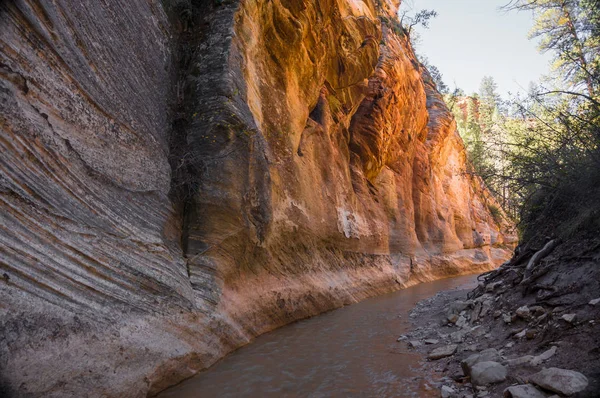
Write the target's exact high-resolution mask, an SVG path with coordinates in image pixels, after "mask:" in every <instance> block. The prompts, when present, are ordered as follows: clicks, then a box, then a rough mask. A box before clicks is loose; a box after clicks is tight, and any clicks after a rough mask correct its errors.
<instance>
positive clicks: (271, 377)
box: [159, 275, 476, 398]
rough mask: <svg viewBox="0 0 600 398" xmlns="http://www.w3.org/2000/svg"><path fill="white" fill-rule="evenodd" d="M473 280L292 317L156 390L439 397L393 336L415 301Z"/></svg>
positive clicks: (405, 326)
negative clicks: (206, 366)
mask: <svg viewBox="0 0 600 398" xmlns="http://www.w3.org/2000/svg"><path fill="white" fill-rule="evenodd" d="M475 281H476V276H475V275H469V276H462V277H456V278H450V279H443V280H439V281H435V282H429V283H423V284H420V285H417V286H413V287H411V288H408V289H404V290H400V291H397V292H394V293H390V294H387V295H383V296H379V297H374V298H371V299H367V300H364V301H362V302H360V303H357V304H353V305H350V306H347V307H344V308H340V309H337V310H334V311H331V312H327V313H325V314H322V315H319V316H316V317H313V318H309V319H305V320H302V321H299V322H296V323H293V324H290V325H288V326H285V327H282V328H280V329H277V330H275V331H273V332H270V333H267V334H264V335H262V336H259V337H258V338H256V340H254V341H253V342H252V343H250V344H248V345H247V346H244V347H242V348H240V349H238V350H237V351H235V352H233V353H231V354H230V355H228V356H227V357H225V358H224V359H222V360H221V361H219V362H217V363H216V364H215V365H213V366H212V367H211V368H209V369H208V370H206V371H204V372H201V373H199V374H198V375H196V376H194V377H192V378H190V379H188V380H186V381H184V382H182V383H181V384H179V385H177V386H175V387H172V388H170V389H168V390H166V391H164V392H162V393H161V394H160V395H159V397H160V398H173V397H178V398H179V397H181V398H192V397H193V398H205V397H208V398H212V397H219V398H220V397H232V398H238V397H311V398H317V397H439V394H440V393H439V390H438V389H436V388H431V387H429V386H428V385H427V381H428V380H431V376H429V377H428V376H427V375H423V374H420V372H419V369H420V363H421V362H422V361H424V358H423V357H422V356H421V355H419V354H418V353H415V352H414V351H410V350H409V349H407V348H406V345H405V344H404V343H398V342H397V341H396V339H397V338H398V337H399V336H400V335H401V334H404V333H406V332H408V331H409V330H410V329H411V324H410V318H409V317H408V314H409V311H410V310H411V309H412V308H413V307H414V306H415V304H416V303H417V302H418V301H420V300H423V299H426V298H428V297H431V296H433V295H435V294H436V293H437V292H440V291H443V290H450V289H454V288H472V287H475Z"/></svg>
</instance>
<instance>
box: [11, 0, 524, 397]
mask: <svg viewBox="0 0 600 398" xmlns="http://www.w3.org/2000/svg"><path fill="white" fill-rule="evenodd" d="M65 3H66V2H65ZM163 3H164V4H165V5H164V7H165V8H163V5H161V4H163ZM163 3H161V2H159V1H142V0H132V1H128V2H126V3H123V4H120V5H119V6H117V5H116V2H115V4H112V3H111V4H109V5H101V4H95V5H93V6H89V7H83V6H81V7H79V6H77V7H72V6H70V5H66V4H63V2H61V1H57V2H54V3H52V4H43V5H41V4H38V3H35V5H32V4H34V3H31V4H30V3H29V2H22V3H21V2H15V3H14V4H13V3H11V4H2V5H0V16H1V19H0V105H1V106H2V114H1V115H0V127H1V130H0V132H1V134H2V135H1V140H0V145H1V146H2V158H1V161H0V167H1V168H0V172H1V174H0V198H1V199H2V201H1V202H0V206H1V207H2V213H1V215H0V226H1V227H2V232H1V233H2V235H1V238H2V239H1V240H0V269H1V270H2V272H3V274H4V275H5V276H4V279H5V282H0V283H3V285H2V289H1V290H0V294H1V298H2V304H0V310H1V311H2V312H0V316H1V317H2V321H3V322H2V325H3V328H4V330H3V331H4V333H3V334H4V335H5V336H8V338H7V339H5V341H4V342H3V343H2V344H1V345H0V350H2V354H3V355H2V356H1V358H2V359H1V360H0V370H1V374H2V375H3V377H4V380H0V384H1V385H3V386H5V387H4V388H6V389H7V391H9V392H13V393H16V394H22V395H24V394H27V393H31V394H33V395H48V396H52V394H54V395H56V396H65V395H75V396H77V395H81V394H83V392H84V391H85V394H84V395H86V396H142V395H145V394H146V393H150V394H152V393H155V392H157V391H160V390H161V389H163V388H165V387H167V386H169V385H171V384H173V383H176V382H178V381H180V380H181V379H182V378H185V377H189V376H190V375H192V374H193V373H194V372H196V371H198V370H200V369H202V368H204V367H206V366H209V365H210V364H212V363H213V362H214V361H216V360H217V359H218V358H220V357H222V356H223V355H225V354H226V353H227V352H229V351H231V350H232V349H234V348H236V347H239V346H240V345H242V344H245V343H247V342H248V341H249V340H250V339H251V338H253V337H254V336H256V335H258V334H260V333H264V332H266V331H269V330H271V329H273V328H276V327H278V326H282V325H284V324H286V323H288V322H291V321H293V320H297V319H300V318H303V317H307V316H311V315H315V314H318V313H320V312H322V311H325V310H329V309H332V308H335V307H339V306H342V305H345V304H349V303H353V302H356V301H358V300H361V299H363V298H366V297H369V296H372V295H376V294H380V293H384V292H389V291H392V290H395V289H399V288H401V287H404V286H408V285H411V284H414V283H418V282H420V281H426V280H432V279H435V278H441V277H446V276H450V275H457V274H460V273H468V272H477V271H484V270H488V269H491V268H493V267H495V266H497V265H499V264H500V263H501V262H503V261H505V260H506V259H508V257H509V256H510V253H511V250H510V249H511V247H512V244H513V243H514V241H515V237H514V236H513V235H512V234H511V233H510V232H509V230H510V228H511V225H510V223H508V222H507V221H506V220H495V219H494V217H493V216H492V214H491V212H490V208H491V206H496V207H497V206H498V205H497V203H496V202H495V201H494V199H493V198H492V197H491V195H490V194H489V193H488V192H487V190H486V189H485V187H484V186H483V185H482V183H481V182H480V181H479V179H478V178H476V177H473V176H472V175H471V174H470V173H468V166H467V161H466V155H465V150H464V147H463V144H462V141H461V139H460V137H459V136H458V134H457V132H456V126H455V122H454V120H453V118H452V115H451V113H450V112H449V111H448V109H447V108H446V106H445V104H444V103H443V101H442V99H441V97H440V95H439V94H438V93H437V91H436V89H435V87H434V84H433V82H432V80H431V78H430V77H429V76H428V74H427V72H426V70H424V68H423V67H422V66H421V65H420V64H419V62H418V61H417V59H416V58H415V55H414V53H413V52H412V49H411V47H410V45H409V43H408V41H407V39H406V37H405V36H403V35H402V32H400V31H394V29H393V27H392V26H393V23H392V22H390V21H391V19H392V18H393V16H394V15H395V10H396V7H397V4H396V3H397V2H395V1H394V0H388V1H374V0H321V1H316V2H315V1H297V0H273V1H267V0H264V1H263V0H257V1H249V0H245V1H240V2H234V1H226V2H217V1H215V2H214V4H211V5H206V4H204V5H202V6H195V5H194V4H195V3H193V2H187V1H185V0H181V1H173V2H168V1H167V2H163ZM168 15H170V19H169V17H168ZM75 21H77V23H76V22H75ZM169 163H170V165H171V170H170V171H169ZM17 308H18V311H16V309H17ZM28 325H29V326H28ZM32 342H35V343H32ZM32 344H33V345H32ZM32 347H33V348H32ZM39 358H44V359H43V360H39ZM107 369H109V370H110V371H108V370H107ZM112 369H119V371H118V372H116V373H113V372H112ZM0 388H2V387H0Z"/></svg>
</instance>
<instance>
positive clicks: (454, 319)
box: [447, 314, 458, 323]
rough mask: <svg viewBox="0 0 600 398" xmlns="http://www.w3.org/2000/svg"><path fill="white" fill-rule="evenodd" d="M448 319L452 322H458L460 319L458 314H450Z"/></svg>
mask: <svg viewBox="0 0 600 398" xmlns="http://www.w3.org/2000/svg"><path fill="white" fill-rule="evenodd" d="M447 319H448V322H450V323H456V321H458V314H452V315H448V318H447Z"/></svg>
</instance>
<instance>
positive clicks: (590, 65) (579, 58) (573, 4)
mask: <svg viewBox="0 0 600 398" xmlns="http://www.w3.org/2000/svg"><path fill="white" fill-rule="evenodd" d="M508 8H510V9H518V10H531V11H533V13H534V15H535V19H536V23H535V26H534V27H533V29H532V30H531V32H530V37H532V38H539V39H541V42H540V50H541V51H542V52H547V51H552V52H553V53H554V69H555V70H556V71H558V72H560V73H562V74H563V78H564V81H565V82H566V83H569V85H570V86H571V87H572V88H575V89H578V88H579V87H582V86H583V87H585V89H586V91H587V94H588V95H589V96H590V97H595V96H596V95H597V90H598V85H599V84H598V81H599V77H600V55H599V51H598V50H599V48H600V32H598V26H599V25H598V21H599V20H600V11H599V10H600V0H513V2H511V4H510V5H509V6H508Z"/></svg>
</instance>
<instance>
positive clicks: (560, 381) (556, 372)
mask: <svg viewBox="0 0 600 398" xmlns="http://www.w3.org/2000/svg"><path fill="white" fill-rule="evenodd" d="M529 382H530V383H533V384H535V385H537V386H539V387H541V388H543V389H545V390H549V391H552V392H556V393H558V394H563V395H567V396H569V395H573V394H576V393H578V392H580V391H583V390H585V389H586V387H587V386H588V379H587V377H585V376H584V375H582V374H581V373H579V372H575V371H574V370H567V369H559V368H548V369H544V370H542V371H541V372H538V373H536V374H533V375H531V377H529Z"/></svg>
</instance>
